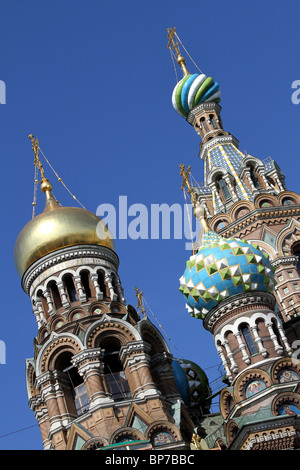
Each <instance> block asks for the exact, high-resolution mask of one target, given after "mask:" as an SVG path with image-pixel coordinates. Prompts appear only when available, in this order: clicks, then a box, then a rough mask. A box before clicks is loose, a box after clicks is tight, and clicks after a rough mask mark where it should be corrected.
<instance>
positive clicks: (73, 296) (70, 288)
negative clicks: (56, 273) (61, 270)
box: [63, 274, 78, 302]
mask: <svg viewBox="0 0 300 470" xmlns="http://www.w3.org/2000/svg"><path fill="white" fill-rule="evenodd" d="M63 281H64V285H65V288H66V289H67V293H68V296H69V300H70V302H76V300H78V295H77V291H76V289H75V284H74V281H73V276H71V274H66V275H65V276H64V277H63Z"/></svg>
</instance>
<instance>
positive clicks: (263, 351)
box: [250, 325, 268, 357]
mask: <svg viewBox="0 0 300 470" xmlns="http://www.w3.org/2000/svg"><path fill="white" fill-rule="evenodd" d="M250 329H251V331H252V333H253V336H254V342H255V343H256V344H257V347H258V352H259V353H260V354H261V355H262V356H263V357H267V355H268V352H267V350H266V348H264V347H263V344H262V340H261V338H260V336H259V335H258V332H257V326H256V325H253V326H251V327H250Z"/></svg>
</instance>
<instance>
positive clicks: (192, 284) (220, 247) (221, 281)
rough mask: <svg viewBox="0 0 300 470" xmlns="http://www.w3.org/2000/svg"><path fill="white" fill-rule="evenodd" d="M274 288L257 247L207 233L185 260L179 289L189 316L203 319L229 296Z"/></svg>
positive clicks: (271, 270) (268, 264)
mask: <svg viewBox="0 0 300 470" xmlns="http://www.w3.org/2000/svg"><path fill="white" fill-rule="evenodd" d="M274 285H275V281H274V276H273V267H272V266H271V264H270V262H269V260H268V258H267V255H266V254H264V253H262V252H261V251H260V250H259V247H258V245H256V244H253V245H250V244H249V243H247V241H246V240H239V239H237V238H232V239H225V238H222V237H221V236H219V235H218V234H216V233H215V232H209V233H207V234H205V235H204V236H203V240H202V246H201V247H200V249H199V250H198V253H197V254H196V255H193V256H191V257H190V259H189V260H188V261H187V267H186V270H185V272H184V274H183V276H182V277H181V278H180V287H179V290H180V291H181V292H182V293H183V295H184V296H185V297H186V303H187V309H188V311H189V313H190V314H191V315H192V316H194V317H196V318H202V319H203V318H204V317H205V315H207V313H208V312H209V311H210V310H211V309H213V308H214V307H216V306H217V305H218V304H219V303H220V302H222V301H223V300H225V299H227V298H228V297H231V296H234V295H238V294H242V293H244V292H245V293H246V292H255V291H258V292H272V290H273V288H274Z"/></svg>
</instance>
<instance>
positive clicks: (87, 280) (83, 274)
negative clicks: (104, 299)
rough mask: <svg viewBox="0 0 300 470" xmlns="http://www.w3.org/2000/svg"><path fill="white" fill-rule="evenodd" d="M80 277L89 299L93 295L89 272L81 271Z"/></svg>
mask: <svg viewBox="0 0 300 470" xmlns="http://www.w3.org/2000/svg"><path fill="white" fill-rule="evenodd" d="M80 277H81V282H82V285H83V288H84V291H85V295H86V297H87V299H89V298H90V297H92V292H91V285H90V276H89V272H88V271H81V273H80Z"/></svg>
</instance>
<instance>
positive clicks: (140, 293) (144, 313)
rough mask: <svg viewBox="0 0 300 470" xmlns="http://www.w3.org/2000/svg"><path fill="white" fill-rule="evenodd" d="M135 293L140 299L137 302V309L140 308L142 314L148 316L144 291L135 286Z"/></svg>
mask: <svg viewBox="0 0 300 470" xmlns="http://www.w3.org/2000/svg"><path fill="white" fill-rule="evenodd" d="M135 295H136V297H137V299H138V303H137V306H136V308H137V309H139V308H140V309H141V313H142V315H144V317H145V318H146V309H145V307H144V305H143V291H142V290H141V291H139V289H138V287H136V288H135Z"/></svg>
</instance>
